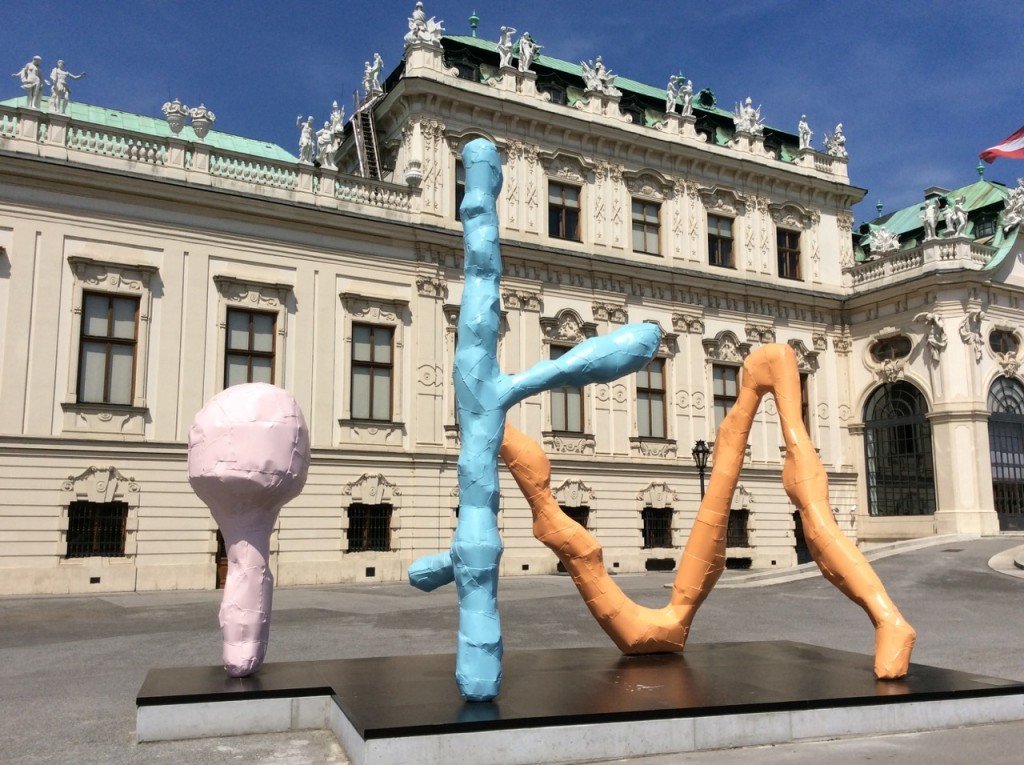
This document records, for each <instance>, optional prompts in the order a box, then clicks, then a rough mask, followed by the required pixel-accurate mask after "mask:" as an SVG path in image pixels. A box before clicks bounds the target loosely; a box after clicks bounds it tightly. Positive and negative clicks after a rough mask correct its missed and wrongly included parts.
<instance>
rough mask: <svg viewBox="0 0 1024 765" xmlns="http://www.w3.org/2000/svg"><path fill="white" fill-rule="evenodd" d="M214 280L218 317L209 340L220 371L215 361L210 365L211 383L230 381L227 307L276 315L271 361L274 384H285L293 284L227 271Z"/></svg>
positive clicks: (219, 386)
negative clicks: (228, 370) (218, 370)
mask: <svg viewBox="0 0 1024 765" xmlns="http://www.w3.org/2000/svg"><path fill="white" fill-rule="evenodd" d="M213 284H214V288H215V289H216V291H217V321H216V324H215V325H213V329H215V330H216V335H215V337H211V339H210V343H211V345H215V346H216V348H217V358H218V359H220V364H221V374H217V366H216V365H214V364H211V365H210V370H209V373H208V374H209V375H210V378H211V379H210V380H209V384H210V385H211V387H213V388H214V390H224V387H225V385H226V383H227V374H226V368H227V355H228V353H229V350H228V343H227V337H228V335H227V327H228V311H229V310H235V309H241V310H247V311H255V312H257V313H268V314H272V315H273V316H274V360H273V363H272V364H271V379H272V380H273V384H274V385H277V386H279V387H282V388H284V387H286V383H287V379H286V370H287V366H286V365H285V359H286V354H287V352H288V302H289V298H290V296H291V295H292V292H293V287H292V285H290V284H284V283H277V282H265V281H261V280H258V279H251V278H248V277H246V276H244V275H228V274H215V275H214V277H213Z"/></svg>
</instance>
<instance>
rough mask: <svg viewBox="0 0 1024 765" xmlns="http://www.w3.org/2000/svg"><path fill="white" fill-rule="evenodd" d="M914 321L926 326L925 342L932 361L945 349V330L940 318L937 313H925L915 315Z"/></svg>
mask: <svg viewBox="0 0 1024 765" xmlns="http://www.w3.org/2000/svg"><path fill="white" fill-rule="evenodd" d="M914 321H915V322H918V323H921V324H924V325H926V326H927V328H928V331H927V334H926V335H925V342H926V343H927V344H928V351H929V353H930V354H931V356H932V358H933V359H937V358H938V354H939V353H941V352H942V351H943V350H944V349H945V347H946V329H945V327H943V326H942V317H941V316H939V315H938V314H937V313H932V312H929V311H925V312H922V313H919V314H917V316H915V317H914Z"/></svg>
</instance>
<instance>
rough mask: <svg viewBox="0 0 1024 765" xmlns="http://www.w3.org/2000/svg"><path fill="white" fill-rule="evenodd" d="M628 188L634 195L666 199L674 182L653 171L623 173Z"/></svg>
mask: <svg viewBox="0 0 1024 765" xmlns="http://www.w3.org/2000/svg"><path fill="white" fill-rule="evenodd" d="M623 177H624V178H625V179H626V188H628V189H629V193H630V195H632V196H637V197H647V198H649V199H657V200H664V199H665V198H666V197H667V196H668V193H669V190H670V189H671V188H672V184H671V183H670V182H669V181H668V180H667V179H666V178H664V177H661V176H660V174H659V175H655V174H654V173H653V172H650V171H645V172H640V173H635V174H633V173H623Z"/></svg>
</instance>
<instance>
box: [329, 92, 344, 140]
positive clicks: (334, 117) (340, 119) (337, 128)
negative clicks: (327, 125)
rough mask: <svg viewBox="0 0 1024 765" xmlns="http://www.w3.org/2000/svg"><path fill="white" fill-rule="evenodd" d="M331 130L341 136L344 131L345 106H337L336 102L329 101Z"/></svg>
mask: <svg viewBox="0 0 1024 765" xmlns="http://www.w3.org/2000/svg"><path fill="white" fill-rule="evenodd" d="M331 132H333V133H334V134H335V135H336V136H338V137H339V139H340V137H341V135H342V134H343V133H344V132H345V107H344V106H338V102H337V101H334V102H332V103H331Z"/></svg>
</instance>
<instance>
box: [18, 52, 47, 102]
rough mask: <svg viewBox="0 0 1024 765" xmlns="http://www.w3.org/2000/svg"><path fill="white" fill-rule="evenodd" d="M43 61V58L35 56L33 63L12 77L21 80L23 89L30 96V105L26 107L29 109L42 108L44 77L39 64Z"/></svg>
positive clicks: (30, 62) (29, 63)
mask: <svg viewBox="0 0 1024 765" xmlns="http://www.w3.org/2000/svg"><path fill="white" fill-rule="evenodd" d="M42 60H43V59H42V57H41V56H33V57H32V60H31V61H29V62H28V63H27V64H25V66H23V67H22V68H21V69H19V70H18V71H17V72H15V73H14V74H12V75H11V77H17V78H18V79H20V80H21V89H22V90H24V91H25V95H26V96H28V103H27V104H25V105H26V106H27V107H28V108H29V109H41V108H42V103H43V75H42V73H41V72H40V71H39V63H40V62H41V61H42Z"/></svg>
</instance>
